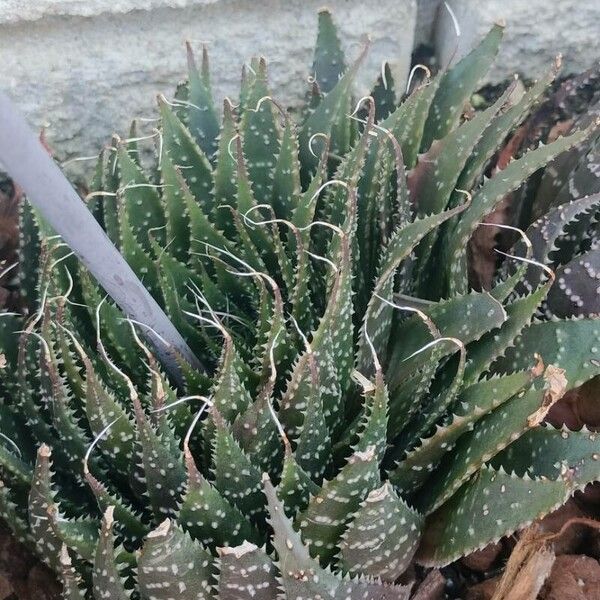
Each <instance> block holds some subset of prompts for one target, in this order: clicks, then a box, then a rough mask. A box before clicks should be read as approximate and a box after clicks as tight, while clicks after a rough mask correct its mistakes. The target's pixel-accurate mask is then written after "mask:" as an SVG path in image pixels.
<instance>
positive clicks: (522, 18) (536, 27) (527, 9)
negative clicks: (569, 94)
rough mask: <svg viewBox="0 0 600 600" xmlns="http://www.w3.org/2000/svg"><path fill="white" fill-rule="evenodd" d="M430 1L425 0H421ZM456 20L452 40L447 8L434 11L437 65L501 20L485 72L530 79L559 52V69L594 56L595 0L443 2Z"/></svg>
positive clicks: (599, 6) (599, 17)
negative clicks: (497, 44) (500, 34)
mask: <svg viewBox="0 0 600 600" xmlns="http://www.w3.org/2000/svg"><path fill="white" fill-rule="evenodd" d="M425 1H426V2H427V3H429V4H431V1H430V0H425ZM447 1H448V4H449V5H450V6H451V8H452V10H453V11H454V14H455V16H456V18H457V20H458V22H459V25H460V29H461V36H460V38H458V39H457V38H456V35H455V32H454V27H453V24H452V21H451V19H450V15H449V12H448V11H447V10H445V9H444V8H443V7H440V9H439V13H438V14H439V18H438V19H437V22H436V26H435V35H434V42H435V46H436V53H437V56H438V58H439V60H440V64H442V65H446V64H448V62H449V61H450V59H451V57H452V56H453V55H454V60H455V61H456V60H457V59H458V58H460V57H461V56H464V54H466V53H467V52H468V51H469V49H470V48H471V47H472V46H473V44H474V43H475V42H476V41H477V40H478V39H480V38H481V37H482V36H483V35H484V34H485V33H486V31H488V30H489V28H490V27H491V26H492V24H493V23H494V22H495V21H503V22H504V23H505V24H506V30H505V35H504V42H503V44H502V47H501V49H500V53H499V55H498V58H497V59H496V64H495V66H494V68H493V69H492V71H491V73H490V76H491V79H492V80H493V81H501V80H503V79H505V78H506V77H509V76H510V75H512V74H513V73H519V74H520V75H523V76H524V77H526V78H530V79H535V78H537V77H538V76H539V75H540V74H541V73H543V72H544V71H545V70H546V69H548V68H549V66H550V64H551V63H552V61H553V59H554V57H555V56H556V55H557V54H558V53H561V54H562V55H563V72H565V73H574V72H579V71H584V70H585V69H588V68H590V67H591V66H592V65H593V63H594V62H597V61H598V60H599V59H600V0H447Z"/></svg>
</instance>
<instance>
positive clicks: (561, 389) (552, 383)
mask: <svg viewBox="0 0 600 600" xmlns="http://www.w3.org/2000/svg"><path fill="white" fill-rule="evenodd" d="M544 380H545V386H544V399H543V400H542V405H541V406H540V408H538V410H536V411H535V412H534V413H533V414H532V415H529V418H528V419H527V422H528V424H529V426H530V427H535V426H536V425H539V424H540V423H541V422H542V421H543V420H544V419H545V418H546V415H547V414H548V411H549V410H550V409H551V408H552V406H553V405H554V404H555V403H556V402H558V401H559V400H560V399H561V398H562V397H563V395H564V393H565V390H566V389H567V378H566V377H565V370H564V369H561V368H560V367H556V366H555V365H548V366H547V367H546V370H545V371H544Z"/></svg>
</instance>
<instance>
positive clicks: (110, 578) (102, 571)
mask: <svg viewBox="0 0 600 600" xmlns="http://www.w3.org/2000/svg"><path fill="white" fill-rule="evenodd" d="M113 525H114V518H113V511H112V509H111V508H108V509H107V510H106V512H105V513H104V518H103V519H102V530H101V532H100V539H99V540H98V547H97V549H96V556H95V558H94V569H93V582H94V585H93V591H94V596H95V597H96V598H110V599H111V600H129V598H130V596H131V592H129V591H127V590H126V589H125V584H124V577H123V576H122V575H121V572H120V571H119V568H118V567H117V560H116V554H117V553H116V551H115V538H114V535H113Z"/></svg>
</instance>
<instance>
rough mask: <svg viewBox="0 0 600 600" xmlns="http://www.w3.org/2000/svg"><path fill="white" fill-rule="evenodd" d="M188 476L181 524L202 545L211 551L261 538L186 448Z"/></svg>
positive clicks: (180, 518) (179, 517) (181, 508)
mask: <svg viewBox="0 0 600 600" xmlns="http://www.w3.org/2000/svg"><path fill="white" fill-rule="evenodd" d="M184 453H185V462H186V467H187V473H188V480H187V490H186V493H185V495H184V496H183V500H182V501H181V506H180V508H179V515H178V516H177V521H178V523H179V524H180V525H181V526H182V527H183V528H184V529H185V530H186V531H187V532H188V533H189V534H190V535H191V536H192V537H193V538H194V539H195V540H197V541H198V542H200V543H201V544H202V545H204V546H207V547H209V548H211V549H214V548H216V547H217V546H235V545H238V544H241V543H242V542H243V541H244V540H251V541H258V535H257V533H256V531H254V530H253V528H252V526H251V525H250V522H249V521H248V520H247V519H246V517H244V515H243V514H242V513H241V512H240V510H239V509H238V508H236V507H235V506H232V505H231V504H230V503H229V502H228V501H227V500H226V499H225V498H223V496H222V495H221V494H220V493H219V492H218V491H217V489H216V488H215V487H213V486H212V485H211V484H210V483H209V482H208V481H207V480H206V479H205V478H204V477H203V476H202V474H201V473H200V472H199V471H198V469H197V467H196V465H195V463H194V459H193V458H192V455H191V454H190V452H189V449H186V448H184Z"/></svg>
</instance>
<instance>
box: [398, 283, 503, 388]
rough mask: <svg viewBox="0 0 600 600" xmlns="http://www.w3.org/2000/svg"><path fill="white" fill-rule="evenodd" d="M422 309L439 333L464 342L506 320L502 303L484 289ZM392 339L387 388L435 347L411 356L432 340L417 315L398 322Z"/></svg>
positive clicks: (423, 359)
mask: <svg viewBox="0 0 600 600" xmlns="http://www.w3.org/2000/svg"><path fill="white" fill-rule="evenodd" d="M423 312H424V313H425V314H426V315H427V316H428V317H429V318H430V319H431V321H432V322H433V323H434V324H435V326H436V327H437V329H438V330H439V332H440V334H441V335H442V336H444V337H448V338H457V339H459V340H460V341H462V342H463V343H465V344H467V343H469V342H471V341H474V340H477V339H479V338H480V337H481V336H482V335H484V334H485V333H486V332H487V331H489V330H490V329H494V328H495V327H499V326H500V325H501V324H502V323H503V322H504V321H505V320H506V313H505V311H504V308H503V307H502V305H501V304H500V303H499V302H498V301H496V300H494V299H493V298H492V297H491V296H490V295H489V294H487V293H485V292H484V293H477V292H471V293H469V294H466V295H465V296H457V297H455V298H451V299H450V300H443V301H440V302H436V303H434V304H432V305H429V306H425V307H423ZM394 340H395V341H396V340H397V341H396V343H395V344H394V347H393V351H392V353H391V358H390V361H389V364H391V365H394V368H393V372H392V373H389V374H388V386H389V388H390V391H393V390H395V389H396V388H397V387H398V386H399V385H400V384H401V383H402V381H403V380H404V378H406V377H407V376H408V375H409V374H411V372H413V371H414V369H415V368H418V367H419V366H421V365H423V364H425V362H426V361H427V360H428V358H429V356H430V355H431V354H432V353H433V352H434V351H435V348H430V349H429V350H426V351H424V352H420V353H419V354H417V355H415V356H411V354H413V353H414V352H416V351H417V350H420V349H421V348H423V347H424V346H425V345H426V344H427V343H429V342H430V341H431V331H430V329H429V327H428V326H427V325H426V324H425V323H424V322H423V320H422V319H421V318H420V317H419V316H417V315H415V316H413V317H410V318H409V319H406V320H405V321H403V322H401V323H400V324H399V325H398V327H397V328H396V329H395V331H394ZM453 348H454V349H456V346H455V345H453ZM392 393H393V392H392Z"/></svg>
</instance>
